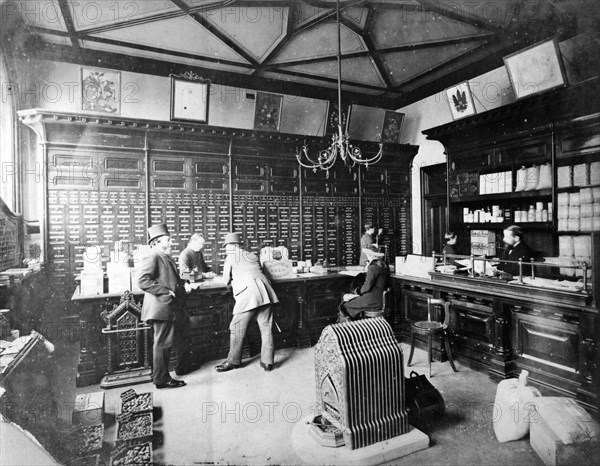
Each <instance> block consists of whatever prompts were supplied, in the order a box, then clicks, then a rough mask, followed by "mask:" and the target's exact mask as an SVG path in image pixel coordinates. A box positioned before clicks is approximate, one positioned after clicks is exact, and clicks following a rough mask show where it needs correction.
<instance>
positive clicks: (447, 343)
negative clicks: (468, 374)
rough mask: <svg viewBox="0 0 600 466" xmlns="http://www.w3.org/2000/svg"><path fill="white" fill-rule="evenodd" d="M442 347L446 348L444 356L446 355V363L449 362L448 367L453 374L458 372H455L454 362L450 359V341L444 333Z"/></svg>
mask: <svg viewBox="0 0 600 466" xmlns="http://www.w3.org/2000/svg"><path fill="white" fill-rule="evenodd" d="M444 346H445V347H446V354H447V355H448V361H450V365H451V366H452V369H453V370H454V372H458V371H457V370H456V366H455V365H454V360H453V359H452V352H451V351H450V340H449V339H448V334H447V333H446V332H444Z"/></svg>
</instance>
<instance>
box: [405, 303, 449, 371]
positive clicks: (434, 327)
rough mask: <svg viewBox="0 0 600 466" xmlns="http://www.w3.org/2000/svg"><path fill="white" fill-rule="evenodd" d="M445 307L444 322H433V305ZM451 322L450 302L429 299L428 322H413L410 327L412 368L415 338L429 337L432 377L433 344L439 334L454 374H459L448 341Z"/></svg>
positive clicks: (429, 358)
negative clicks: (419, 336)
mask: <svg viewBox="0 0 600 466" xmlns="http://www.w3.org/2000/svg"><path fill="white" fill-rule="evenodd" d="M438 304H439V305H443V306H444V322H443V323H442V322H438V321H437V320H431V306H432V305H434V306H435V305H438ZM449 321H450V303H449V302H448V301H444V300H443V299H433V298H427V320H423V321H420V322H413V323H412V324H411V325H410V329H411V337H410V356H409V357H408V364H407V366H410V364H411V362H412V358H413V354H414V352H415V338H416V336H417V335H423V336H425V337H427V362H428V364H429V377H431V359H432V358H431V356H432V351H431V342H432V337H433V336H434V335H437V334H440V333H441V334H442V335H443V337H444V347H445V348H446V353H447V354H448V361H450V365H451V366H452V369H453V370H454V372H458V371H457V370H456V366H455V365H454V361H453V360H452V353H451V352H450V341H449V340H448V323H449Z"/></svg>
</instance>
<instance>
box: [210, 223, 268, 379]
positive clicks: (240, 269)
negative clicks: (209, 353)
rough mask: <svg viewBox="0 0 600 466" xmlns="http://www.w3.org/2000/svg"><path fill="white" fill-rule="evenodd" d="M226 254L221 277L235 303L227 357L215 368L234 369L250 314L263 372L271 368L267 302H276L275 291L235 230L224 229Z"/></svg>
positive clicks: (255, 256)
mask: <svg viewBox="0 0 600 466" xmlns="http://www.w3.org/2000/svg"><path fill="white" fill-rule="evenodd" d="M223 246H224V247H225V252H226V254H227V257H226V258H225V267H224V268H223V278H224V279H225V283H226V284H227V285H229V284H230V283H231V288H232V291H233V298H234V299H235V306H234V307H233V319H232V320H231V324H229V331H230V332H231V334H230V346H229V355H228V356H227V360H226V361H225V362H223V363H221V364H219V365H218V366H216V368H215V369H216V370H217V371H218V372H226V371H230V370H232V369H237V368H238V367H241V365H242V345H243V343H244V336H245V335H246V329H247V328H248V324H249V323H250V321H251V320H252V319H253V318H254V319H256V323H257V324H258V327H259V329H260V339H261V349H260V366H261V367H262V368H263V369H264V370H265V371H267V372H269V371H271V370H272V369H273V359H274V347H273V334H272V333H271V327H272V325H273V313H272V311H271V305H272V304H275V303H278V302H279V299H277V295H276V294H275V291H274V290H273V287H272V286H271V282H269V280H268V278H267V277H266V276H265V275H264V274H263V271H262V269H261V266H260V260H259V258H258V256H257V255H256V254H254V253H252V252H250V251H246V250H245V249H244V248H243V247H242V240H241V236H240V234H239V233H227V235H225V240H224V241H223Z"/></svg>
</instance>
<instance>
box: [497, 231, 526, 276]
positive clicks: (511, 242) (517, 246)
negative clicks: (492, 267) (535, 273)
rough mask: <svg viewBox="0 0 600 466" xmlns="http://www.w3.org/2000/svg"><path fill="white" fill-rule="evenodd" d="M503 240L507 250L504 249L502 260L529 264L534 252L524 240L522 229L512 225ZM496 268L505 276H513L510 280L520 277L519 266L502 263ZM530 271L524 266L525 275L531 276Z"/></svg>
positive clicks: (505, 232)
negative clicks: (520, 261)
mask: <svg viewBox="0 0 600 466" xmlns="http://www.w3.org/2000/svg"><path fill="white" fill-rule="evenodd" d="M503 240H504V243H505V244H506V249H504V252H503V253H502V257H501V259H503V260H509V261H518V260H522V261H523V263H529V261H530V260H531V259H532V258H533V251H532V250H531V248H530V247H529V246H528V245H527V243H525V241H524V240H523V230H521V227H519V226H517V225H511V226H509V227H508V228H506V229H505V230H504V239H503ZM496 268H497V269H498V270H501V271H502V272H504V274H509V275H511V277H508V278H512V277H518V276H519V264H511V263H503V262H501V263H500V264H498V266H497V267H496ZM530 270H531V269H530V268H529V266H523V275H527V274H529V273H530Z"/></svg>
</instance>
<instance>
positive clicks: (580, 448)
mask: <svg viewBox="0 0 600 466" xmlns="http://www.w3.org/2000/svg"><path fill="white" fill-rule="evenodd" d="M535 404H536V411H535V412H532V415H531V419H530V428H531V431H530V442H531V447H532V448H533V449H534V450H535V452H536V453H537V454H538V456H539V457H540V458H541V460H542V461H543V462H544V464H546V465H548V466H558V465H571V464H589V463H590V459H591V458H598V457H599V454H600V438H599V437H600V425H599V424H598V423H597V422H596V421H594V420H593V419H592V417H591V416H590V415H589V413H588V412H587V411H586V410H585V409H583V408H582V407H581V406H579V405H578V404H577V402H576V401H575V400H574V399H572V398H564V397H540V398H536V399H535Z"/></svg>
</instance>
